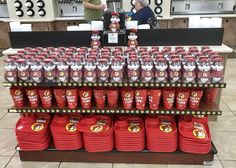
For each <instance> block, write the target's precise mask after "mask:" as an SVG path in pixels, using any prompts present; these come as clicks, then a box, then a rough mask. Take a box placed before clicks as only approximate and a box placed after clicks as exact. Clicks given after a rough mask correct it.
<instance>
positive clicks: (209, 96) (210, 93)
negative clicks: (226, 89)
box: [204, 88, 219, 103]
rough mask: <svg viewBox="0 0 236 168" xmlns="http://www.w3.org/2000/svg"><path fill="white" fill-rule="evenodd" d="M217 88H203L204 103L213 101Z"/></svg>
mask: <svg viewBox="0 0 236 168" xmlns="http://www.w3.org/2000/svg"><path fill="white" fill-rule="evenodd" d="M218 90H219V88H208V89H205V90H204V97H205V101H206V103H213V102H215V100H216V97H217V94H218Z"/></svg>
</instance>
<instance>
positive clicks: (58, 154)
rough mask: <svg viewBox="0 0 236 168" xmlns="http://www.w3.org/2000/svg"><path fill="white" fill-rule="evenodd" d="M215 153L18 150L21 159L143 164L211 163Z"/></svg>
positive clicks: (214, 151) (214, 149)
mask: <svg viewBox="0 0 236 168" xmlns="http://www.w3.org/2000/svg"><path fill="white" fill-rule="evenodd" d="M216 153H217V150H216V148H215V146H214V145H213V144H212V149H211V151H210V152H209V153H208V154H190V153H184V152H181V151H176V152H170V153H159V152H150V151H148V150H143V151H141V152H119V151H116V150H114V151H111V152H97V153H91V152H86V151H85V150H72V151H65V150H61V151H60V150H56V149H54V148H49V149H47V150H44V151H21V150H20V151H19V155H20V159H21V160H22V161H47V162H90V163H92V162H93V163H143V164H198V165H204V164H212V162H213V160H214V155H215V154H216Z"/></svg>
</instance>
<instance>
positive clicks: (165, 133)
mask: <svg viewBox="0 0 236 168" xmlns="http://www.w3.org/2000/svg"><path fill="white" fill-rule="evenodd" d="M145 128H146V141H147V149H148V150H150V151H153V152H174V151H176V149H177V137H178V132H177V127H176V123H175V120H174V118H173V117H172V116H167V115H160V116H156V115H155V116H147V117H146V120H145Z"/></svg>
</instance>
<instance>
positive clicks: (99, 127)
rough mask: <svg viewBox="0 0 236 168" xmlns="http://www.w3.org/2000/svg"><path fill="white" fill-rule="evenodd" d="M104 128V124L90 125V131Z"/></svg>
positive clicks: (98, 130)
mask: <svg viewBox="0 0 236 168" xmlns="http://www.w3.org/2000/svg"><path fill="white" fill-rule="evenodd" d="M102 130H103V126H102V125H97V124H96V125H92V126H91V127H90V131H92V132H100V131H102Z"/></svg>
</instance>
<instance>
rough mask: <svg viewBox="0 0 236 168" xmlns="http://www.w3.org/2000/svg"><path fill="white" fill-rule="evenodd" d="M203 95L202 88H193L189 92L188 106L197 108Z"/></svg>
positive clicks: (193, 108)
mask: <svg viewBox="0 0 236 168" xmlns="http://www.w3.org/2000/svg"><path fill="white" fill-rule="evenodd" d="M202 95H203V90H202V89H194V90H192V91H191V92H190V98H189V108H190V109H192V110H196V109H198V106H199V104H200V102H201V98H202Z"/></svg>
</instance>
